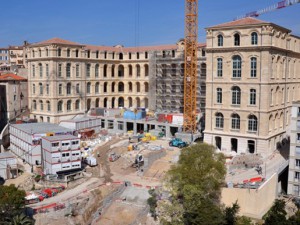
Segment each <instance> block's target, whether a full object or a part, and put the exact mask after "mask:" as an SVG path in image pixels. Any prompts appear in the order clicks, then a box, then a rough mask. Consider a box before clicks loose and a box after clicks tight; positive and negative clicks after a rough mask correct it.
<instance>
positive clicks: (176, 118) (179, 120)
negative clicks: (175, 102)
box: [172, 113, 183, 126]
mask: <svg viewBox="0 0 300 225" xmlns="http://www.w3.org/2000/svg"><path fill="white" fill-rule="evenodd" d="M172 124H174V125H180V126H182V125H183V114H181V113H178V114H174V115H173V121H172Z"/></svg>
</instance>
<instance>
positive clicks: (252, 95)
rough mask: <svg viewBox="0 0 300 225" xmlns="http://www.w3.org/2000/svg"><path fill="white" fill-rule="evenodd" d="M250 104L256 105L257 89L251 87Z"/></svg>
mask: <svg viewBox="0 0 300 225" xmlns="http://www.w3.org/2000/svg"><path fill="white" fill-rule="evenodd" d="M249 103H250V105H256V90H255V89H250V101H249Z"/></svg>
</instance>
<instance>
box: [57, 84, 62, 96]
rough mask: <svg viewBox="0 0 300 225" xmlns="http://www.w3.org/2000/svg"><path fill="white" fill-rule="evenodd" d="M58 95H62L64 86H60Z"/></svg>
mask: <svg viewBox="0 0 300 225" xmlns="http://www.w3.org/2000/svg"><path fill="white" fill-rule="evenodd" d="M58 94H59V95H62V84H59V85H58Z"/></svg>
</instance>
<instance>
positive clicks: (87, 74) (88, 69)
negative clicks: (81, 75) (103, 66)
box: [85, 63, 91, 77]
mask: <svg viewBox="0 0 300 225" xmlns="http://www.w3.org/2000/svg"><path fill="white" fill-rule="evenodd" d="M85 74H86V77H90V76H91V64H89V63H87V64H86V72H85Z"/></svg>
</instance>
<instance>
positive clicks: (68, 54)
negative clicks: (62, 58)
mask: <svg viewBox="0 0 300 225" xmlns="http://www.w3.org/2000/svg"><path fill="white" fill-rule="evenodd" d="M70 56H71V51H70V49H67V57H70Z"/></svg>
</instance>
